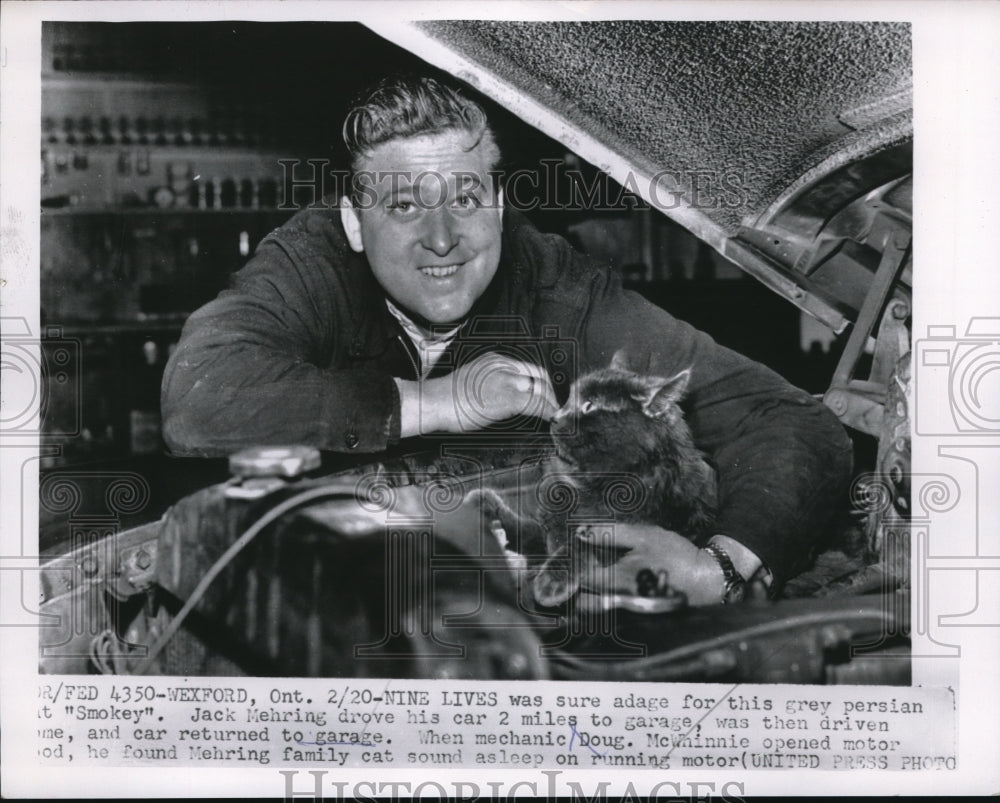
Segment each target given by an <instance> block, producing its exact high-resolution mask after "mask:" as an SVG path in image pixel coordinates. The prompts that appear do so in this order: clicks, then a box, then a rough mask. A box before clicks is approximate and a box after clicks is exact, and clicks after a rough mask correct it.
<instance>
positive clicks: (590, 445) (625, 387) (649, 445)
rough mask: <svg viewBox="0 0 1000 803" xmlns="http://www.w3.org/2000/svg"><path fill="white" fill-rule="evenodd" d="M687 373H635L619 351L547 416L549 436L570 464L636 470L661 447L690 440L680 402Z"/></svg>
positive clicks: (580, 381)
mask: <svg viewBox="0 0 1000 803" xmlns="http://www.w3.org/2000/svg"><path fill="white" fill-rule="evenodd" d="M690 377H691V374H690V371H688V370H685V371H682V372H681V373H679V374H677V375H676V376H673V377H670V378H669V379H667V378H663V377H658V376H644V375H640V374H636V373H634V372H632V371H630V370H628V367H627V361H626V359H625V357H624V355H622V353H621V352H619V353H617V354H615V356H614V358H613V359H612V361H611V365H610V366H609V367H608V368H604V369H600V370H597V371H593V372H591V373H588V374H586V375H584V376H582V377H580V378H579V379H578V380H577V381H576V382H575V383H574V384H573V386H572V388H571V389H570V394H569V398H568V400H567V402H566V404H565V405H563V407H562V408H561V409H560V410H559V411H558V412H557V413H556V415H555V417H554V418H553V420H552V429H551V434H552V440H553V444H554V446H555V449H556V453H557V455H558V456H559V458H560V459H561V460H562V461H563V462H564V463H566V464H567V465H568V466H569V467H576V468H592V469H600V470H632V471H634V470H637V469H641V468H642V467H643V466H646V465H649V464H650V463H652V462H655V461H658V460H662V459H663V457H664V450H669V449H670V448H672V447H673V446H674V445H676V444H677V443H683V444H684V445H690V444H691V434H690V431H689V430H688V427H687V424H686V423H685V422H684V417H683V413H682V411H681V408H680V406H679V402H680V400H681V399H682V398H683V396H684V392H685V391H686V390H687V386H688V381H689V380H690Z"/></svg>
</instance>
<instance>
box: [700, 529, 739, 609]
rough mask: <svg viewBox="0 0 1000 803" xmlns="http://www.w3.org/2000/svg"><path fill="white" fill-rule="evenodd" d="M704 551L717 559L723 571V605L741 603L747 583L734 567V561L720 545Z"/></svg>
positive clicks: (708, 546)
mask: <svg viewBox="0 0 1000 803" xmlns="http://www.w3.org/2000/svg"><path fill="white" fill-rule="evenodd" d="M703 549H704V550H705V551H706V552H707V553H708V554H709V555H711V556H712V557H713V558H715V562H716V563H718V564H719V568H720V569H722V578H723V583H724V588H723V592H722V603H723V604H724V605H725V604H728V603H730V602H740V601H741V600H742V599H743V597H744V596H745V595H746V586H747V581H746V580H745V579H744V577H743V575H741V574H740V573H739V572H738V571H736V567H735V566H734V565H733V561H732V559H731V558H730V557H729V555H728V554H727V553H726V550H724V549H723V548H722V547H720V546H719V545H718V544H707V545H706V546H705V547H703Z"/></svg>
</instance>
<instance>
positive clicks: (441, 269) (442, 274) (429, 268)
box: [418, 265, 462, 279]
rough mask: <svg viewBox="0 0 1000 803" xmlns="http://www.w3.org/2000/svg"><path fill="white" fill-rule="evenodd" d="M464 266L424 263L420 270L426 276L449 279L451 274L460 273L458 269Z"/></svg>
mask: <svg viewBox="0 0 1000 803" xmlns="http://www.w3.org/2000/svg"><path fill="white" fill-rule="evenodd" d="M460 267H462V266H461V265H424V266H422V267H420V268H419V269H418V270H419V271H420V272H421V273H422V274H423V275H424V276H430V277H431V278H432V279H447V278H448V277H449V276H454V275H455V274H456V273H458V269H459V268H460Z"/></svg>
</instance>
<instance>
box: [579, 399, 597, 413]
mask: <svg viewBox="0 0 1000 803" xmlns="http://www.w3.org/2000/svg"><path fill="white" fill-rule="evenodd" d="M593 409H594V403H593V402H592V401H589V400H588V401H585V402H583V404H581V405H580V412H581V413H584V414H586V413H589V412H590V411H591V410H593Z"/></svg>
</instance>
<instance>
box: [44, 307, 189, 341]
mask: <svg viewBox="0 0 1000 803" xmlns="http://www.w3.org/2000/svg"><path fill="white" fill-rule="evenodd" d="M188 315H190V313H187V312H185V313H178V314H176V315H164V316H162V317H159V318H148V319H146V320H142V319H132V320H122V321H112V322H108V321H103V322H94V323H86V322H78V323H68V324H57V323H46V324H45V326H46V327H55V328H58V329H59V337H79V336H81V335H118V334H126V333H136V334H139V333H143V332H180V330H181V329H182V328H183V327H184V322H185V321H186V320H187V319H188Z"/></svg>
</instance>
